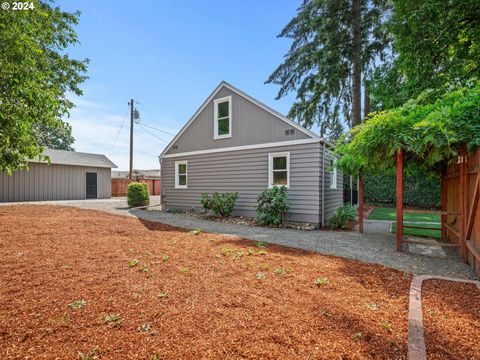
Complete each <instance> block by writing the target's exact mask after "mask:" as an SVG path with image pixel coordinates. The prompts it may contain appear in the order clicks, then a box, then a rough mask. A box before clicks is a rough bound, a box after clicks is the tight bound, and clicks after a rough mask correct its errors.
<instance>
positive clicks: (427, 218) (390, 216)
mask: <svg viewBox="0 0 480 360" xmlns="http://www.w3.org/2000/svg"><path fill="white" fill-rule="evenodd" d="M368 218H369V219H370V220H396V219H397V214H396V209H395V208H387V207H377V208H374V209H373V210H372V212H371V213H370V215H369V216H368ZM403 221H421V222H440V214H438V213H423V212H422V213H420V212H415V211H411V210H404V212H403Z"/></svg>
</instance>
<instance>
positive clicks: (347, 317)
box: [0, 205, 451, 359]
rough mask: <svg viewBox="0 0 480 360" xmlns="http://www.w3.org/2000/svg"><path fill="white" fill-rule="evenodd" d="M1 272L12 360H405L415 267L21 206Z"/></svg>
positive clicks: (12, 214) (6, 211) (4, 343)
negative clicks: (405, 269)
mask: <svg viewBox="0 0 480 360" xmlns="http://www.w3.org/2000/svg"><path fill="white" fill-rule="evenodd" d="M259 245H261V246H262V245H263V244H259ZM134 259H136V260H137V261H138V263H137V264H136V265H135V262H134V261H133V262H132V260H134ZM130 265H132V266H130ZM0 272H1V275H0V280H1V281H0V285H1V286H0V358H2V359H3V358H8V359H17V358H18V359H20V358H22V359H42V358H48V359H52V358H62V359H74V358H78V357H79V353H82V354H84V355H88V354H91V355H95V356H96V357H97V358H102V359H150V358H151V356H152V355H158V356H159V357H158V358H160V357H161V358H162V359H178V358H183V359H198V358H209V359H227V358H228V359H239V358H250V359H258V358H281V359H298V358H302V359H325V358H328V359H330V358H337V359H368V358H377V359H403V358H405V357H406V345H407V343H406V340H407V307H408V291H409V285H410V280H411V276H410V275H409V274H405V273H402V272H400V271H396V270H392V269H389V268H386V267H384V266H380V265H373V264H364V263H360V262H357V261H352V260H346V259H342V258H338V257H333V256H323V255H320V254H316V253H312V252H306V251H300V250H294V249H289V248H283V247H279V246H273V245H266V247H259V246H257V245H256V244H255V243H254V242H252V241H247V240H241V239H238V238H233V237H229V236H222V235H214V234H206V233H200V234H198V235H193V234H191V233H189V232H187V231H185V230H182V229H176V228H173V227H170V226H166V225H162V224H157V223H151V222H146V221H142V220H139V219H136V218H130V217H123V216H117V215H113V214H107V213H103V212H97V211H92V210H81V209H77V208H70V207H60V206H40V205H21V206H5V207H0ZM317 278H324V279H320V280H319V281H318V284H315V283H314V282H315V280H316V279H317ZM325 279H326V280H325ZM450 286H451V285H448V287H445V289H448V288H449V287H450ZM440 288H442V287H440ZM442 289H443V288H442ZM445 289H443V290H445ZM427 295H428V292H427ZM79 300H85V303H83V305H84V306H82V307H80V308H78V309H74V308H72V307H71V306H69V304H73V303H74V302H75V301H79ZM77 304H81V303H80V302H79V303H77ZM117 314H118V316H116V317H115V316H114V317H111V318H110V320H115V319H116V321H110V322H107V321H106V317H107V316H108V315H117Z"/></svg>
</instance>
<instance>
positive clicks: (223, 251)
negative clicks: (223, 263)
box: [220, 246, 235, 256]
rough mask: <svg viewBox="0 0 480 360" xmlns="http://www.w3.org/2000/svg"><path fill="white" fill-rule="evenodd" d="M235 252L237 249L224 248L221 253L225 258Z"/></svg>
mask: <svg viewBox="0 0 480 360" xmlns="http://www.w3.org/2000/svg"><path fill="white" fill-rule="evenodd" d="M233 251H235V249H232V248H229V247H228V246H222V248H221V249H220V252H221V253H222V255H223V256H227V255H229V254H230V253H231V252H233Z"/></svg>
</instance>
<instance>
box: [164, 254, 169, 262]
mask: <svg viewBox="0 0 480 360" xmlns="http://www.w3.org/2000/svg"><path fill="white" fill-rule="evenodd" d="M168 259H170V256H168V255H167V254H164V255H163V256H162V261H163V262H167V261H168Z"/></svg>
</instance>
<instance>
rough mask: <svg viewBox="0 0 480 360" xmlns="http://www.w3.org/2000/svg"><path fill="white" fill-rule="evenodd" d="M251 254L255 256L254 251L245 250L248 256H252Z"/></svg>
mask: <svg viewBox="0 0 480 360" xmlns="http://www.w3.org/2000/svg"><path fill="white" fill-rule="evenodd" d="M253 254H255V251H253V250H252V249H248V250H247V255H248V256H252V255H253Z"/></svg>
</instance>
